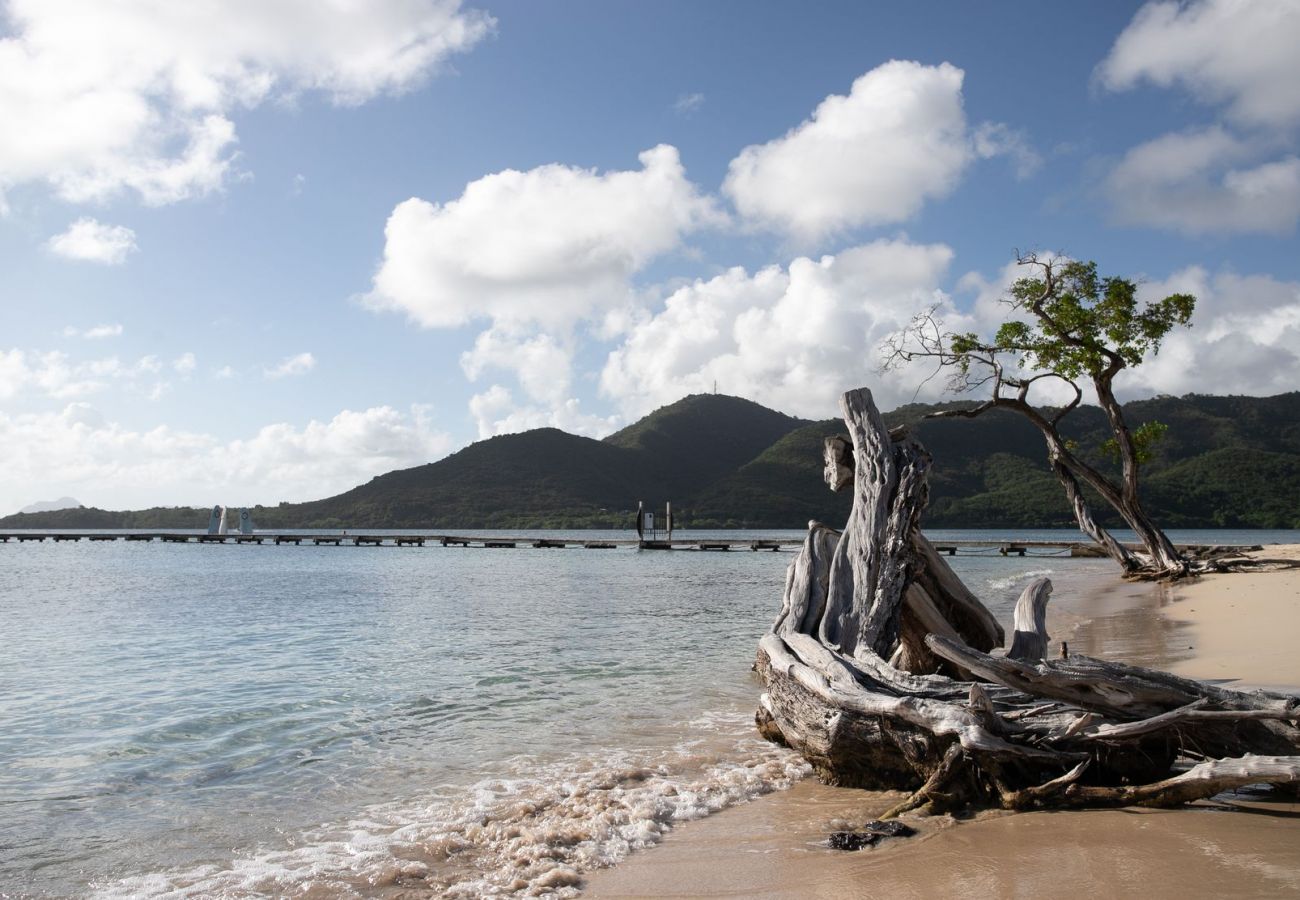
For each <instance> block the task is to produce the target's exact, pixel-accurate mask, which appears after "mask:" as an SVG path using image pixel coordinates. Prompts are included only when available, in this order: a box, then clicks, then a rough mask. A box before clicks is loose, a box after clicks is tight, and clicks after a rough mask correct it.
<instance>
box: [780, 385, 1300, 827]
mask: <svg viewBox="0 0 1300 900" xmlns="http://www.w3.org/2000/svg"><path fill="white" fill-rule="evenodd" d="M841 408H842V410H843V413H844V419H845V424H846V426H847V427H848V432H849V436H848V437H847V438H833V439H830V440H828V441H827V442H826V447H825V458H824V462H825V473H826V480H827V483H828V485H829V486H830V487H832V488H833V489H842V488H845V487H849V486H851V487H852V490H853V492H854V495H853V511H852V513H851V514H850V516H849V521H848V523H847V524H846V526H845V528H844V530H843V532H838V531H835V530H834V529H831V528H828V527H826V526H825V525H822V524H820V523H817V522H812V523H810V524H809V531H808V537H807V539H806V540H805V542H804V545H803V548H802V550H801V551H800V553H799V554H798V556H797V557H796V558H795V560H794V562H793V563H792V564H791V566H790V568H789V571H788V572H787V578H786V586H785V594H784V598H783V601H782V606H781V612H780V614H779V615H778V616H777V618H776V621H775V622H774V623H773V626H772V629H771V632H770V633H769V634H768V635H766V636H765V637H764V638H763V639H762V640H761V641H760V643H759V651H758V658H757V661H756V663H755V669H756V671H757V672H758V673H759V676H760V677H761V678H762V679H763V682H764V684H765V685H766V688H767V690H766V692H765V693H764V694H763V696H762V698H761V701H760V708H759V711H758V713H757V716H756V718H757V722H758V727H759V729H760V731H761V732H762V733H763V734H764V735H765V736H766V737H768V738H769V739H771V740H774V741H778V742H780V743H783V744H786V745H788V746H790V747H793V748H794V749H796V750H798V751H799V752H800V753H802V754H803V755H804V757H805V758H806V759H808V761H809V762H810V763H811V764H812V765H813V768H814V770H815V771H816V772H817V774H818V775H819V777H821V778H822V779H823V780H824V781H826V782H828V783H830V784H841V785H852V786H859V787H871V788H887V789H902V790H909V791H917V793H916V794H915V795H914V796H913V797H912V798H911V801H910V802H909V803H908V804H904V805H906V806H909V808H910V807H911V806H924V808H926V809H937V808H945V809H946V808H955V807H959V806H962V805H1001V806H1005V807H1007V808H1009V809H1027V808H1040V807H1043V806H1087V805H1092V806H1097V805H1117V804H1121V805H1122V804H1124V803H1151V804H1161V805H1164V804H1169V803H1180V802H1186V800H1187V799H1189V798H1191V799H1195V798H1196V797H1202V796H1208V795H1209V794H1208V793H1207V792H1209V793H1213V792H1214V790H1215V789H1222V787H1217V786H1219V785H1227V786H1231V785H1239V784H1244V783H1250V782H1251V781H1272V782H1274V783H1293V782H1295V781H1296V778H1295V768H1294V766H1295V763H1294V760H1293V759H1292V758H1294V757H1300V729H1298V728H1297V725H1296V723H1297V719H1298V718H1300V699H1298V698H1295V697H1290V696H1287V695H1282V694H1270V693H1265V692H1252V693H1243V692H1240V691H1232V690H1229V689H1227V688H1223V687H1219V686H1215V685H1207V684H1203V683H1201V682H1197V681H1192V680H1190V679H1185V678H1179V677H1177V676H1174V675H1171V674H1169V673H1167V672H1158V671H1155V670H1151V669H1142V668H1138V667H1135V666H1125V665H1122V664H1119V663H1111V662H1104V661H1101V660H1094V659H1089V658H1086V657H1077V656H1076V657H1073V658H1070V659H1063V660H1055V661H1047V660H1044V659H1043V657H1044V656H1045V655H1046V648H1047V632H1046V604H1047V600H1048V597H1049V595H1050V593H1051V582H1049V581H1048V580H1046V579H1040V580H1039V581H1036V582H1034V583H1033V584H1031V585H1030V586H1029V587H1028V588H1027V589H1026V590H1025V592H1024V593H1023V594H1022V595H1021V598H1020V601H1019V603H1018V604H1017V609H1016V617H1015V629H1014V630H1015V633H1014V635H1013V641H1012V650H1011V652H1010V654H1009V657H997V656H992V655H990V654H989V653H988V652H987V651H989V650H992V649H993V648H994V647H996V646H999V645H1000V644H1001V643H1002V639H1003V631H1002V629H1001V627H1000V626H999V625H998V623H997V622H996V621H995V620H994V619H993V617H992V615H990V614H989V612H988V610H987V609H986V608H985V607H984V606H983V604H981V603H980V601H979V600H978V598H976V597H975V595H974V594H973V593H971V592H970V591H969V590H968V589H967V588H966V586H965V585H963V584H962V583H961V581H960V579H958V578H957V576H956V575H955V574H954V573H953V572H952V570H951V568H950V567H949V566H948V564H947V563H946V562H945V561H944V560H943V559H942V558H941V557H940V556H939V554H938V553H936V552H935V550H934V548H933V547H932V546H931V545H930V543H929V542H928V541H927V540H926V539H925V538H924V537H923V536H922V535H921V532H920V529H919V520H920V515H921V511H922V509H923V507H924V504H925V500H926V484H925V478H926V472H927V470H928V468H929V465H930V457H929V455H928V454H927V453H926V452H925V450H924V448H923V447H921V446H920V445H919V444H918V443H916V442H915V441H914V440H912V439H911V438H910V437H908V435H907V434H906V432H905V431H904V430H895V431H894V432H892V433H891V432H890V431H888V430H886V428H885V426H884V422H883V420H882V419H881V417H880V414H879V412H878V411H877V410H876V408H875V406H874V405H873V404H872V401H871V395H870V393H869V392H868V391H865V390H859V391H850V392H849V393H847V394H846V395H845V396H844V398H843V402H842V404H841ZM949 676H956V678H954V677H949ZM1248 753H1268V754H1274V755H1275V756H1276V757H1277V759H1273V760H1272V761H1270V762H1267V763H1265V762H1259V761H1257V760H1256V759H1255V758H1254V757H1245V758H1242V759H1229V761H1227V762H1216V763H1212V764H1207V766H1208V767H1197V768H1195V769H1193V770H1191V771H1190V772H1187V773H1184V774H1181V775H1171V767H1172V765H1173V764H1174V762H1175V759H1176V758H1177V757H1178V756H1179V754H1192V755H1196V756H1199V757H1204V756H1221V757H1229V758H1236V757H1244V754H1248ZM1288 760H1292V761H1288ZM1242 779H1246V780H1245V781H1243V780H1242ZM1134 782H1145V784H1141V785H1138V786H1134V784H1133V783H1134ZM918 789H919V790H918Z"/></svg>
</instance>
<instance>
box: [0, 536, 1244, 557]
mask: <svg viewBox="0 0 1300 900" xmlns="http://www.w3.org/2000/svg"><path fill="white" fill-rule="evenodd" d="M83 540H85V541H142V542H159V543H168V544H273V545H276V546H282V545H284V544H293V545H294V546H301V545H303V544H307V545H310V546H317V547H319V546H332V547H341V546H353V547H428V546H434V547H477V548H480V549H486V550H513V549H517V548H533V549H537V550H563V549H568V548H581V549H585V550H617V549H620V548H623V549H629V548H630V549H639V550H694V551H702V552H728V551H734V550H750V551H760V550H766V551H778V552H779V551H782V550H794V549H796V548H798V547H800V546H801V545H802V544H803V540H802V539H800V538H746V537H734V538H729V537H717V536H709V537H693V538H672V539H667V538H664V539H654V540H638V539H636V538H604V537H601V538H592V537H539V536H537V535H533V536H519V537H510V536H502V535H495V534H493V535H483V534H413V533H392V532H387V533H385V532H373V531H370V532H366V531H362V532H327V533H322V532H313V531H255V532H253V533H252V534H239V533H234V532H232V533H229V534H207V533H206V532H198V531H0V543H9V542H10V541H15V542H17V543H20V544H22V543H29V542H36V543H43V542H45V541H52V542H54V543H64V542H70V541H72V542H75V541H83ZM934 546H935V549H936V550H938V551H939V552H940V553H945V554H947V555H949V556H956V555H957V554H958V553H960V554H961V555H963V556H965V555H980V556H1016V557H1023V556H1080V557H1091V556H1104V555H1105V554H1104V552H1103V551H1102V549H1101V547H1099V546H1098V545H1096V544H1093V543H1091V542H1089V541H1082V540H1080V541H1065V540H1062V541H1039V540H1027V541H1014V540H1001V539H989V540H979V539H962V540H951V541H945V540H935V541H934ZM1260 549H1262V547H1260V546H1259V545H1245V544H1233V545H1205V544H1186V545H1181V546H1180V547H1179V550H1180V551H1183V552H1185V553H1191V554H1204V553H1207V552H1246V551H1251V550H1260Z"/></svg>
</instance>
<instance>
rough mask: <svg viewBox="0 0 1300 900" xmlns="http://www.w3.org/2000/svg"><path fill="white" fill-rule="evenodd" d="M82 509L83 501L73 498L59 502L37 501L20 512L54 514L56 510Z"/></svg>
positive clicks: (63, 498)
mask: <svg viewBox="0 0 1300 900" xmlns="http://www.w3.org/2000/svg"><path fill="white" fill-rule="evenodd" d="M80 507H81V501H79V500H77V499H75V498H73V497H60V498H59V499H58V500H37V501H36V502H35V503H32V504H30V505H28V506H24V507H23V508H22V509H20V510H18V511H19V512H24V513H38V512H54V511H55V510H56V509H78V508H80Z"/></svg>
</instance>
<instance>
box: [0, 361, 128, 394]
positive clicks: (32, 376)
mask: <svg viewBox="0 0 1300 900" xmlns="http://www.w3.org/2000/svg"><path fill="white" fill-rule="evenodd" d="M127 372H128V369H127V367H124V366H123V365H122V363H121V362H120V361H119V360H118V359H117V357H106V358H104V359H96V360H89V361H83V362H75V361H73V360H72V359H70V358H69V357H68V355H67V354H66V353H62V352H60V351H57V350H52V351H48V352H44V353H40V352H33V353H29V352H25V351H23V350H17V349H15V350H10V351H8V352H6V351H3V350H0V398H10V397H16V396H19V395H21V394H23V393H24V392H25V391H26V390H27V389H28V388H33V389H35V390H36V391H37V392H38V393H41V394H45V395H47V396H50V397H55V398H58V399H65V400H66V399H69V398H73V397H84V396H86V395H88V394H93V393H96V392H98V391H102V390H104V389H105V388H106V387H108V383H109V381H110V380H112V379H115V378H120V377H123V376H124V375H125V374H126V373H127Z"/></svg>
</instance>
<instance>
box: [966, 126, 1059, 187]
mask: <svg viewBox="0 0 1300 900" xmlns="http://www.w3.org/2000/svg"><path fill="white" fill-rule="evenodd" d="M971 142H972V144H973V146H974V148H975V155H976V156H978V157H979V158H980V159H990V158H992V157H995V156H1006V157H1009V158H1010V159H1011V162H1012V164H1013V165H1014V166H1015V171H1016V177H1017V178H1019V179H1021V180H1024V179H1026V178H1029V177H1030V176H1032V175H1033V174H1034V173H1035V172H1037V171H1038V170H1039V169H1040V168H1042V166H1043V158H1042V157H1041V156H1039V154H1038V151H1037V150H1035V149H1034V148H1033V146H1032V145H1031V144H1030V143H1029V138H1028V136H1027V135H1026V134H1025V133H1024V132H1023V131H1020V130H1018V129H1014V128H1011V127H1010V126H1008V125H1005V124H1003V123H1001V122H982V123H980V125H979V127H978V128H976V129H975V131H974V133H973V134H972V135H971Z"/></svg>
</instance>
